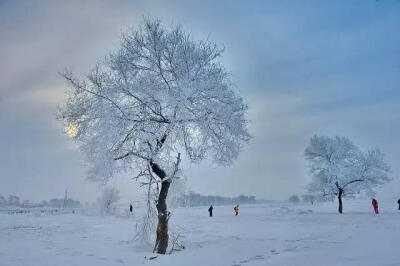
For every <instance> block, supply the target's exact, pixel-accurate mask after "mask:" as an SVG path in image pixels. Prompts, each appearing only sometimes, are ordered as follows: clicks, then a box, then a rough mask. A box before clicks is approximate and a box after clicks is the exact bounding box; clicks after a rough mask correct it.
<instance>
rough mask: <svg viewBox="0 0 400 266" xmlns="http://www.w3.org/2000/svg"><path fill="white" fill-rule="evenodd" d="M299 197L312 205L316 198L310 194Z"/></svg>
mask: <svg viewBox="0 0 400 266" xmlns="http://www.w3.org/2000/svg"><path fill="white" fill-rule="evenodd" d="M301 199H302V200H303V201H304V202H306V203H311V205H314V201H315V200H316V197H315V196H314V195H311V194H305V195H302V196H301Z"/></svg>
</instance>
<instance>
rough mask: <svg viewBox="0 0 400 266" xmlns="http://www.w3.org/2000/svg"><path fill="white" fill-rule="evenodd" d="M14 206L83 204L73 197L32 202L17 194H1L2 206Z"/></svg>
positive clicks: (55, 206) (72, 206)
mask: <svg viewBox="0 0 400 266" xmlns="http://www.w3.org/2000/svg"><path fill="white" fill-rule="evenodd" d="M5 206H13V207H22V208H35V207H51V208H78V207H80V206H81V203H80V201H79V200H73V199H66V200H65V199H51V200H49V201H46V200H42V201H41V202H40V203H32V202H30V201H29V200H23V201H22V202H21V201H20V198H19V197H18V196H15V195H10V196H8V198H6V197H4V196H3V195H2V194H0V207H5Z"/></svg>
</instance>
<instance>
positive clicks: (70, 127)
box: [64, 123, 78, 138]
mask: <svg viewBox="0 0 400 266" xmlns="http://www.w3.org/2000/svg"><path fill="white" fill-rule="evenodd" d="M64 131H65V134H66V135H67V137H69V138H74V137H76V135H78V127H77V126H76V125H74V124H72V123H70V124H67V125H66V126H65V128H64Z"/></svg>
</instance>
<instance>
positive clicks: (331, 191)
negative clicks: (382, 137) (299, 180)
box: [304, 135, 391, 213]
mask: <svg viewBox="0 0 400 266" xmlns="http://www.w3.org/2000/svg"><path fill="white" fill-rule="evenodd" d="M304 155H305V158H306V160H307V161H308V163H309V170H310V174H311V177H312V182H311V183H310V185H309V187H308V190H309V192H312V193H318V194H319V195H320V196H323V197H328V198H333V197H335V196H336V197H337V198H338V201H339V208H338V211H339V213H342V212H343V204H342V197H344V196H346V195H354V194H358V193H360V192H362V191H364V192H367V193H369V194H374V189H375V188H376V187H377V186H379V185H382V184H384V183H386V182H388V181H390V180H391V178H390V177H389V173H390V167H389V165H388V164H387V163H386V162H385V161H384V155H383V153H382V152H381V151H380V150H379V149H371V150H368V151H361V150H360V149H359V148H358V147H357V146H355V145H354V144H353V143H352V142H351V141H350V140H349V139H348V138H346V137H334V138H330V137H325V136H317V135H314V136H313V137H312V138H311V139H310V143H309V145H308V147H307V148H306V149H305V152H304Z"/></svg>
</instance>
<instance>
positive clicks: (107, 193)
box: [97, 187, 120, 214]
mask: <svg viewBox="0 0 400 266" xmlns="http://www.w3.org/2000/svg"><path fill="white" fill-rule="evenodd" d="M119 199H120V195H119V191H118V190H117V189H116V188H113V187H106V188H104V189H103V191H102V193H101V195H100V197H99V199H98V200H97V203H98V206H99V210H100V213H102V214H111V213H115V211H116V208H117V206H116V205H117V203H118V201H119Z"/></svg>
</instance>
